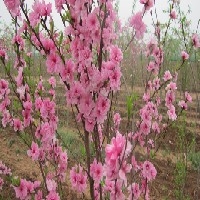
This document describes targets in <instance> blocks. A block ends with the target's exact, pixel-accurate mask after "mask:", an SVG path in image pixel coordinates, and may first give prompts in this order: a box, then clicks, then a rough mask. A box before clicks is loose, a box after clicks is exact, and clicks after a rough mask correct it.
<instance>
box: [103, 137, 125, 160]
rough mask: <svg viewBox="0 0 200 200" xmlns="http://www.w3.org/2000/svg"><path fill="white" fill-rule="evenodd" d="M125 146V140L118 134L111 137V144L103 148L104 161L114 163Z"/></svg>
mask: <svg viewBox="0 0 200 200" xmlns="http://www.w3.org/2000/svg"><path fill="white" fill-rule="evenodd" d="M125 144H126V139H125V137H124V136H122V135H121V134H120V133H118V134H117V135H116V137H113V138H112V140H111V144H107V145H106V148H105V152H106V159H107V161H108V162H109V163H111V162H112V161H116V160H117V159H118V158H119V157H120V156H121V154H122V152H123V150H124V148H125Z"/></svg>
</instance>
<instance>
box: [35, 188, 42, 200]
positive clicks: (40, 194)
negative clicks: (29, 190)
mask: <svg viewBox="0 0 200 200" xmlns="http://www.w3.org/2000/svg"><path fill="white" fill-rule="evenodd" d="M34 200H44V199H43V198H42V191H41V190H38V191H37V194H35V199H34Z"/></svg>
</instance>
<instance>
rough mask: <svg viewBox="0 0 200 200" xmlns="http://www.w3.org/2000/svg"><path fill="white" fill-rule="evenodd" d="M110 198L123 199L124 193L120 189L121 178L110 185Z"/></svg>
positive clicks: (113, 199) (114, 199)
mask: <svg viewBox="0 0 200 200" xmlns="http://www.w3.org/2000/svg"><path fill="white" fill-rule="evenodd" d="M113 183H114V182H113ZM110 200H125V195H124V194H123V191H122V181H121V180H117V182H116V183H114V184H113V185H112V189H111V193H110Z"/></svg>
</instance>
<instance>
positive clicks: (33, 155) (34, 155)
mask: <svg viewBox="0 0 200 200" xmlns="http://www.w3.org/2000/svg"><path fill="white" fill-rule="evenodd" d="M27 154H28V156H29V157H31V158H32V159H33V160H34V161H36V160H38V158H39V155H40V149H39V147H38V144H37V143H35V142H32V145H31V149H30V150H28V151H27Z"/></svg>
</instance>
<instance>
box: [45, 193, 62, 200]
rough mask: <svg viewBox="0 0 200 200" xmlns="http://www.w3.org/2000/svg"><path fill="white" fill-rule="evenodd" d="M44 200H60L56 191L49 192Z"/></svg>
mask: <svg viewBox="0 0 200 200" xmlns="http://www.w3.org/2000/svg"><path fill="white" fill-rule="evenodd" d="M46 200H60V196H59V194H58V193H57V192H56V191H50V192H49V194H48V195H47V196H46Z"/></svg>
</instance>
